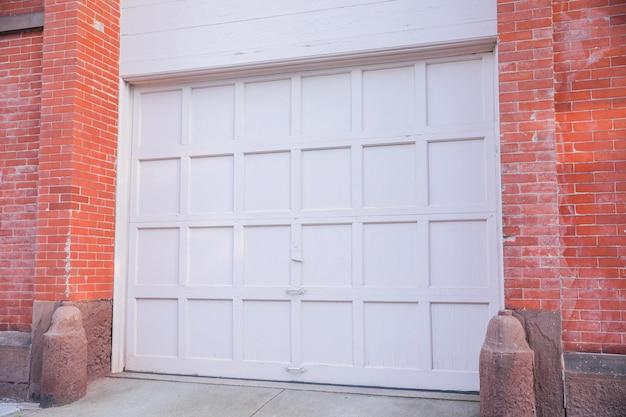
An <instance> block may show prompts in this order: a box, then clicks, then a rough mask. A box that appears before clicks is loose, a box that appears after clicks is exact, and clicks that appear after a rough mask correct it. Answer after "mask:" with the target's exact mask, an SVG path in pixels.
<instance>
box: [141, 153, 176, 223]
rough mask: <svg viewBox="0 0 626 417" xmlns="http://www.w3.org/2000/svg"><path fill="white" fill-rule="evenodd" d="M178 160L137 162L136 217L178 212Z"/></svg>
mask: <svg viewBox="0 0 626 417" xmlns="http://www.w3.org/2000/svg"><path fill="white" fill-rule="evenodd" d="M179 165H180V161H179V160H178V159H161V160H154V161H140V162H139V184H138V187H137V214H138V215H150V216H155V215H166V214H176V213H178V211H179V199H180V198H179V195H180V179H179V178H180V177H179V175H180V174H179V171H180V169H179Z"/></svg>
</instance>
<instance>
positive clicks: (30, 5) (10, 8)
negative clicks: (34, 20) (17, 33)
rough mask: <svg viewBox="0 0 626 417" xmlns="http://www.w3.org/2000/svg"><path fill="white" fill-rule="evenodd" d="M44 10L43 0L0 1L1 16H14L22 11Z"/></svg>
mask: <svg viewBox="0 0 626 417" xmlns="http://www.w3.org/2000/svg"><path fill="white" fill-rule="evenodd" d="M42 10H43V0H2V1H0V16H13V15H16V14H21V13H31V12H40V11H42Z"/></svg>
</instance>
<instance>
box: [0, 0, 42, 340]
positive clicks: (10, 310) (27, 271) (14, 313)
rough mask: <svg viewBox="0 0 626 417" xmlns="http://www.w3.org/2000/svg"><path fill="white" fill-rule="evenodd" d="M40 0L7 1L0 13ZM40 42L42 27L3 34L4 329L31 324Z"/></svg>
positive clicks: (0, 263)
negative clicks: (36, 29)
mask: <svg viewBox="0 0 626 417" xmlns="http://www.w3.org/2000/svg"><path fill="white" fill-rule="evenodd" d="M38 3H39V6H40V2H33V1H20V2H13V1H3V2H0V15H11V14H17V13H18V12H23V11H33V10H34V9H37V6H38ZM41 48H42V36H41V31H40V30H38V31H28V32H22V33H13V34H6V35H0V331H2V330H29V329H30V325H31V311H32V303H33V280H34V269H35V235H36V224H35V223H36V207H37V206H36V200H37V164H38V160H37V157H38V155H37V151H38V147H39V106H40V91H41V54H42V51H41Z"/></svg>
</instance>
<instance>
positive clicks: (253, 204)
mask: <svg viewBox="0 0 626 417" xmlns="http://www.w3.org/2000/svg"><path fill="white" fill-rule="evenodd" d="M244 164H245V177H244V181H245V183H244V205H245V209H246V210H247V211H276V210H283V211H284V210H289V208H290V206H291V156H290V154H289V152H271V153H270V152H268V153H257V154H247V155H245V156H244Z"/></svg>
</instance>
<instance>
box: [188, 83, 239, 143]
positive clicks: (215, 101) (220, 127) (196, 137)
mask: <svg viewBox="0 0 626 417" xmlns="http://www.w3.org/2000/svg"><path fill="white" fill-rule="evenodd" d="M190 117H191V138H190V143H191V144H193V145H196V146H200V147H204V146H210V145H212V144H216V143H224V142H229V141H232V140H233V139H234V133H235V85H234V84H231V85H219V86H215V87H204V88H193V89H191V115H190Z"/></svg>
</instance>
